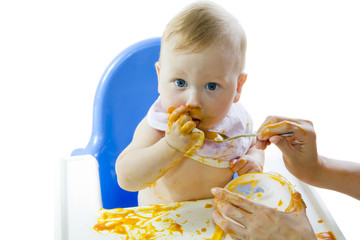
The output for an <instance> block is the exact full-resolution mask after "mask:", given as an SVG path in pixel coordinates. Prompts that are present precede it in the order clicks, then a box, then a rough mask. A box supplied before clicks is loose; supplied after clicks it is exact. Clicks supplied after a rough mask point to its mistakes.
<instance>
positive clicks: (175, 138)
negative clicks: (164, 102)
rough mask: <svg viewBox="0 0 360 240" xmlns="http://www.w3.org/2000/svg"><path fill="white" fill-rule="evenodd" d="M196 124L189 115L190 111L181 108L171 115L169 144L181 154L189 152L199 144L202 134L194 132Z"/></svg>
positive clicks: (166, 136)
mask: <svg viewBox="0 0 360 240" xmlns="http://www.w3.org/2000/svg"><path fill="white" fill-rule="evenodd" d="M195 127H196V123H195V122H194V121H193V120H192V118H191V117H190V115H189V109H188V108H187V107H184V106H180V107H178V108H177V109H175V110H174V111H173V112H172V113H171V114H170V115H169V124H168V128H167V130H166V135H165V138H166V141H167V143H168V144H169V145H170V146H171V147H173V148H174V149H176V150H177V151H179V152H183V153H185V152H187V151H188V150H189V149H190V148H191V147H192V146H193V145H194V144H196V143H197V142H198V139H199V137H200V134H199V133H198V132H193V130H194V129H195Z"/></svg>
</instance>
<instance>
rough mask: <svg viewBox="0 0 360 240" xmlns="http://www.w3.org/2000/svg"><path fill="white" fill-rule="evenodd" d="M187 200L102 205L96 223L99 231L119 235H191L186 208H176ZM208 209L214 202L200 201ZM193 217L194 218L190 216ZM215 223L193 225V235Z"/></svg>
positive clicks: (125, 237) (205, 221) (120, 236)
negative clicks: (168, 202) (111, 207)
mask: <svg viewBox="0 0 360 240" xmlns="http://www.w3.org/2000/svg"><path fill="white" fill-rule="evenodd" d="M186 204H187V203H186V202H185V203H184V202H179V203H173V204H163V205H150V206H143V207H136V208H128V209H122V208H116V209H100V217H99V218H98V220H97V223H96V224H95V226H94V227H93V229H94V230H95V231H97V232H98V233H100V234H108V233H110V234H117V235H119V239H158V238H159V237H160V238H161V237H165V236H173V238H171V239H177V237H184V236H185V235H184V232H186V234H187V235H186V236H188V235H189V234H190V233H189V230H188V227H187V224H188V225H189V224H190V223H188V220H185V218H184V216H183V215H185V214H187V213H186V212H182V211H177V210H178V209H180V208H183V209H184V208H185V207H186ZM201 208H203V209H209V210H206V211H210V212H211V211H212V208H213V204H210V203H206V204H203V205H201ZM190 221H191V220H190ZM212 225H213V222H211V221H210V219H207V220H204V224H203V225H201V226H200V225H199V227H198V229H195V228H196V227H197V226H195V228H194V229H193V231H191V235H197V236H199V235H203V234H204V233H206V232H208V228H209V227H210V226H212Z"/></svg>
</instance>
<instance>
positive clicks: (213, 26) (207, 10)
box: [160, 1, 246, 72]
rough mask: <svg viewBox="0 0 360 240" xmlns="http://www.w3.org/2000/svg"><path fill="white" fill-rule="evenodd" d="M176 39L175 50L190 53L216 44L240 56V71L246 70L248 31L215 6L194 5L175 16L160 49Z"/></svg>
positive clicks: (201, 3) (205, 4)
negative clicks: (170, 40) (246, 34)
mask: <svg viewBox="0 0 360 240" xmlns="http://www.w3.org/2000/svg"><path fill="white" fill-rule="evenodd" d="M174 36H176V38H177V43H176V47H175V49H176V50H183V51H186V52H187V53H195V52H199V51H201V50H203V49H205V48H206V47H209V46H210V45H212V44H213V43H218V44H220V45H222V46H223V47H226V48H230V49H231V51H233V52H235V53H237V54H238V56H239V64H240V71H241V72H242V71H243V69H244V64H245V53H246V36H245V32H244V30H243V29H242V27H241V25H240V24H239V22H238V21H237V19H236V18H235V17H234V16H232V15H231V14H230V13H229V12H227V11H226V10H225V9H223V8H222V7H220V6H219V5H217V4H215V3H212V2H207V1H205V2H197V3H193V4H191V5H189V6H188V7H187V8H185V9H184V10H183V11H182V12H180V13H179V14H178V15H176V16H175V17H174V18H173V19H172V20H171V21H170V22H169V23H168V25H167V26H166V28H165V30H164V33H163V36H162V40H161V46H163V45H164V43H165V42H166V41H168V40H169V39H171V38H172V37H174ZM160 58H161V53H160Z"/></svg>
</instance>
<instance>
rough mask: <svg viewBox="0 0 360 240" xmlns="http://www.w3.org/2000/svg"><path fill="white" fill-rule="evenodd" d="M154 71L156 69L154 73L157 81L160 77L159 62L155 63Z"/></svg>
mask: <svg viewBox="0 0 360 240" xmlns="http://www.w3.org/2000/svg"><path fill="white" fill-rule="evenodd" d="M155 69H156V73H157V76H158V79H159V76H160V62H156V63H155Z"/></svg>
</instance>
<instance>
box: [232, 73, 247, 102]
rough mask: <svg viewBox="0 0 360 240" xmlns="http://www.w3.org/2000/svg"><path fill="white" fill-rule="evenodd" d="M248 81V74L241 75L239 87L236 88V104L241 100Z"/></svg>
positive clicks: (238, 82) (238, 81)
mask: <svg viewBox="0 0 360 240" xmlns="http://www.w3.org/2000/svg"><path fill="white" fill-rule="evenodd" d="M246 79H247V74H246V73H242V74H240V76H239V78H238V80H237V86H236V94H235V97H234V103H237V102H238V101H239V100H240V95H241V90H242V87H243V86H244V83H245V82H246Z"/></svg>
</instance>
